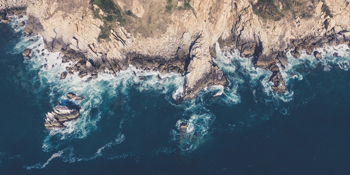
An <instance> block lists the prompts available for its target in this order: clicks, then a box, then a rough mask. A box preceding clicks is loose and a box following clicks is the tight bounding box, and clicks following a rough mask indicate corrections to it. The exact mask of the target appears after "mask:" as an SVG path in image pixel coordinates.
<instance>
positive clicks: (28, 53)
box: [22, 49, 32, 58]
mask: <svg viewBox="0 0 350 175" xmlns="http://www.w3.org/2000/svg"><path fill="white" fill-rule="evenodd" d="M31 53H32V50H31V49H24V51H23V52H22V55H23V56H24V57H28V58H30V54H31Z"/></svg>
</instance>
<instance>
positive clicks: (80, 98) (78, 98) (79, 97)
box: [75, 96, 84, 100]
mask: <svg viewBox="0 0 350 175" xmlns="http://www.w3.org/2000/svg"><path fill="white" fill-rule="evenodd" d="M83 99H84V97H81V96H78V97H76V98H75V100H83Z"/></svg>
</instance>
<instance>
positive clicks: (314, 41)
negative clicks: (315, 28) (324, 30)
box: [309, 36, 322, 44]
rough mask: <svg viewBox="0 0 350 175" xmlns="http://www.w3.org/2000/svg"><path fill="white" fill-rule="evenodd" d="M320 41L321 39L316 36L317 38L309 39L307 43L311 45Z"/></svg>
mask: <svg viewBox="0 0 350 175" xmlns="http://www.w3.org/2000/svg"><path fill="white" fill-rule="evenodd" d="M321 39H322V37H321V36H317V37H315V38H312V39H310V41H309V42H310V43H311V44H316V43H317V42H319V41H320V40H321Z"/></svg>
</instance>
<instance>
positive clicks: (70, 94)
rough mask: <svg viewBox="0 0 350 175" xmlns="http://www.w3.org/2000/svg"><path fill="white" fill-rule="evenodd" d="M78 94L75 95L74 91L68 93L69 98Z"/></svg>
mask: <svg viewBox="0 0 350 175" xmlns="http://www.w3.org/2000/svg"><path fill="white" fill-rule="evenodd" d="M76 96H77V95H75V94H74V93H73V92H70V93H68V94H67V97H68V99H72V98H75V97H76Z"/></svg>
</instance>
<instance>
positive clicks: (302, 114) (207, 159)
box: [0, 19, 350, 175]
mask: <svg viewBox="0 0 350 175" xmlns="http://www.w3.org/2000/svg"><path fill="white" fill-rule="evenodd" d="M21 20H25V19H21ZM19 21H20V19H16V20H14V21H13V22H12V23H11V24H0V174H141V173H142V174H278V175H279V174H350V149H349V148H350V72H349V68H350V53H349V52H347V51H346V49H348V47H347V46H345V45H340V46H337V47H325V48H322V49H319V51H320V52H322V54H323V57H324V58H323V59H321V60H316V59H315V58H313V57H312V56H307V55H306V54H305V53H304V54H302V57H301V58H300V59H294V58H292V57H291V55H290V54H288V61H289V64H288V65H287V66H286V67H285V69H282V68H281V69H282V75H283V78H284V80H285V81H286V85H287V87H288V90H289V91H288V92H287V93H285V94H283V95H281V94H276V93H273V92H272V90H271V88H270V86H271V83H269V82H268V79H269V76H270V75H271V72H269V71H267V70H264V69H260V68H255V67H254V65H253V64H252V63H251V59H252V58H241V57H240V56H239V53H238V51H235V52H233V53H226V52H222V53H217V58H216V59H215V62H216V63H217V64H218V66H219V67H220V68H221V69H222V70H223V72H224V74H225V76H226V77H227V78H228V79H229V81H230V83H229V85H228V87H226V88H224V87H221V86H215V87H211V88H206V89H205V90H203V91H202V92H201V93H200V94H199V95H198V96H197V97H196V98H195V99H193V100H190V101H182V102H176V101H175V100H174V99H176V97H177V96H178V95H180V94H181V93H182V91H183V89H182V87H183V81H184V80H183V77H181V76H180V75H177V74H173V73H170V74H167V75H161V74H159V73H158V72H143V71H142V70H137V69H135V68H134V67H132V66H130V68H129V69H128V70H126V71H122V72H120V73H118V76H112V75H110V74H108V72H106V73H105V74H99V77H98V78H97V79H94V80H91V81H87V77H85V78H83V79H80V78H79V77H78V75H77V74H74V75H68V76H67V78H66V79H64V80H59V76H60V73H61V72H62V71H63V70H65V67H66V66H69V64H70V63H64V64H63V63H62V62H61V57H62V55H61V54H60V53H49V52H48V51H47V50H45V48H44V44H43V40H42V38H41V37H40V36H32V37H25V36H24V35H23V32H22V31H23V27H22V28H14V25H16V24H18V23H19ZM217 47H218V48H219V47H220V46H219V45H217ZM25 48H31V49H33V52H34V53H33V56H32V58H31V59H28V58H23V57H22V55H21V53H22V51H23V50H24V49H25ZM217 50H219V49H217ZM334 52H337V53H338V54H339V57H337V58H334V57H333V56H332V55H333V53H334ZM133 71H135V72H136V73H137V75H138V76H140V75H142V76H146V79H145V80H139V78H138V77H137V76H135V75H134V74H133ZM158 75H159V76H160V77H161V79H159V78H158V77H157V76H158ZM69 92H74V93H76V94H77V95H79V96H83V97H84V100H82V101H74V102H75V103H77V104H78V105H80V106H81V107H82V109H81V117H80V118H79V119H78V120H76V121H72V122H70V123H68V124H67V128H66V129H64V130H52V131H48V130H46V129H45V127H44V121H45V114H46V113H47V112H49V111H50V110H51V109H52V108H53V107H54V106H55V105H57V104H59V103H60V102H62V101H65V100H67V97H66V95H67V93H69ZM214 95H220V96H217V97H213V96H214ZM183 121H187V122H188V123H189V127H188V129H187V131H186V134H185V136H183V135H181V134H180V131H179V129H178V127H179V125H180V123H181V122H183Z"/></svg>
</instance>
